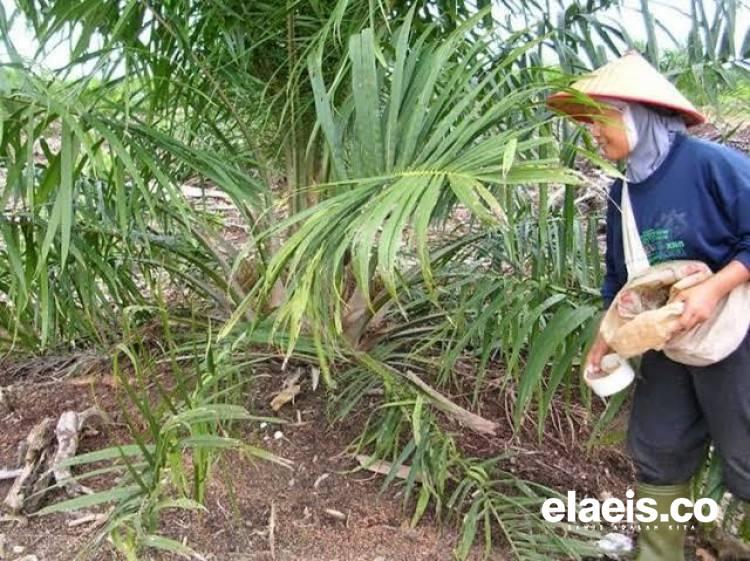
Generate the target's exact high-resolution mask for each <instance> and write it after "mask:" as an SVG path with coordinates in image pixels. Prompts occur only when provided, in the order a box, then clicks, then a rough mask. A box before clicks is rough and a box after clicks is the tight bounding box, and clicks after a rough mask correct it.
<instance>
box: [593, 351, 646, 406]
mask: <svg viewBox="0 0 750 561" xmlns="http://www.w3.org/2000/svg"><path fill="white" fill-rule="evenodd" d="M583 379H584V381H585V382H586V385H588V387H590V388H591V390H592V391H593V392H594V393H595V394H596V395H598V396H599V397H609V396H610V395H614V394H616V393H618V392H621V391H622V390H624V389H625V388H627V387H628V386H629V385H630V384H632V383H633V380H634V379H635V371H634V370H633V367H632V366H630V363H628V361H627V360H624V359H623V358H621V357H620V355H618V354H616V353H612V354H608V355H604V357H602V362H601V371H600V372H594V370H593V368H591V367H590V366H589V367H587V368H586V370H585V372H584V374H583Z"/></svg>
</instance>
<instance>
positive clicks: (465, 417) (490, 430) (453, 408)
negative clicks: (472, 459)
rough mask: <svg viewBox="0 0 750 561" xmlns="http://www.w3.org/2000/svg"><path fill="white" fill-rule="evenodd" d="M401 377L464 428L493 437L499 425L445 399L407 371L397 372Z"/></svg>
mask: <svg viewBox="0 0 750 561" xmlns="http://www.w3.org/2000/svg"><path fill="white" fill-rule="evenodd" d="M399 374H401V376H403V377H404V378H406V379H407V380H409V381H410V382H411V383H412V384H414V385H415V386H417V387H418V388H419V389H420V390H422V391H423V392H424V393H425V394H427V396H428V397H429V398H430V399H432V401H433V403H434V404H435V405H436V406H437V407H438V408H439V409H441V410H442V411H443V412H445V413H446V414H448V415H450V416H451V417H453V418H454V419H456V420H457V421H458V422H459V423H461V424H462V425H464V426H465V427H466V428H468V429H471V430H473V431H474V432H478V433H480V434H488V435H493V436H494V435H495V434H496V433H497V429H498V428H499V426H500V425H498V424H497V423H495V422H493V421H490V420H489V419H485V418H484V417H480V416H479V415H477V414H475V413H472V412H471V411H467V410H466V409H464V408H463V407H461V406H460V405H456V404H455V403H453V402H452V401H451V400H450V399H448V398H447V397H445V396H444V395H443V394H441V393H440V392H438V391H437V390H435V389H433V388H432V387H430V386H429V385H427V384H426V383H425V382H424V381H423V380H422V379H421V378H420V377H419V376H417V375H416V374H415V373H414V372H411V371H409V370H407V371H406V372H399Z"/></svg>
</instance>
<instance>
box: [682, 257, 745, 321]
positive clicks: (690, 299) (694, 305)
mask: <svg viewBox="0 0 750 561" xmlns="http://www.w3.org/2000/svg"><path fill="white" fill-rule="evenodd" d="M748 281H750V269H748V268H747V267H746V266H745V265H743V264H742V263H741V262H740V261H738V260H734V261H732V262H731V263H729V264H728V265H727V266H726V267H724V268H723V269H721V270H720V271H719V272H718V273H716V274H715V275H713V276H712V277H710V278H709V279H707V280H705V281H703V282H702V283H700V284H698V285H696V286H693V287H692V288H688V289H687V290H684V291H682V292H681V293H680V295H679V296H678V297H677V300H679V301H683V302H684V303H685V311H684V312H682V316H681V317H680V324H681V326H682V329H684V330H688V329H690V328H692V327H693V326H695V325H697V324H699V323H701V322H703V321H706V320H707V319H708V318H710V317H711V315H712V314H713V313H714V310H715V309H716V305H717V304H718V303H719V301H720V300H721V299H722V298H724V296H726V295H727V294H729V293H730V292H731V291H732V290H733V289H734V288H735V287H736V286H739V285H740V284H742V283H743V282H748Z"/></svg>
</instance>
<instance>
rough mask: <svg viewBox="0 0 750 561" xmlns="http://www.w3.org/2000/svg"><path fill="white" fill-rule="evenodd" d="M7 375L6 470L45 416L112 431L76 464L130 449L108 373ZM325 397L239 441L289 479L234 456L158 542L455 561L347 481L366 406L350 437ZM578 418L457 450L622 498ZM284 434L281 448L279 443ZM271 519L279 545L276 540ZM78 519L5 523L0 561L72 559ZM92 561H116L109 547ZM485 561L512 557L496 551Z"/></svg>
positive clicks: (304, 557)
mask: <svg viewBox="0 0 750 561" xmlns="http://www.w3.org/2000/svg"><path fill="white" fill-rule="evenodd" d="M10 372H11V369H8V368H5V369H4V371H3V372H0V386H2V387H5V388H10V389H11V392H12V394H11V395H15V396H22V399H20V400H17V401H16V407H15V408H14V409H13V410H12V411H7V410H6V411H4V412H3V413H2V414H0V426H2V431H0V466H9V465H13V464H14V463H15V461H16V448H17V445H18V443H19V441H20V440H22V439H23V438H24V437H25V436H26V435H27V434H28V432H29V430H30V429H31V427H32V426H33V425H34V424H35V423H37V422H38V421H39V420H41V419H42V418H44V417H45V416H50V417H53V418H56V417H57V416H59V415H60V413H62V412H63V411H66V410H70V409H74V410H77V411H80V410H83V409H85V408H87V407H89V406H91V405H98V406H99V407H100V408H102V409H103V410H105V411H107V412H108V413H109V414H110V415H111V416H112V419H113V424H112V425H111V426H110V427H109V428H108V429H107V430H106V431H104V432H102V433H100V434H89V435H86V436H85V437H84V438H83V439H82V440H81V447H80V449H79V453H81V452H88V451H93V450H97V449H100V448H104V447H106V446H109V445H111V444H114V443H124V442H128V441H130V440H131V438H130V434H129V433H128V428H127V426H126V425H125V424H124V423H123V422H122V419H121V417H120V414H119V413H118V412H119V411H120V405H119V404H118V394H121V393H122V390H120V389H118V388H117V387H116V386H115V385H113V384H112V378H111V376H108V375H107V373H106V372H98V373H96V374H94V375H86V376H78V377H73V378H64V379H60V378H59V377H57V376H56V374H55V372H48V373H46V374H44V375H42V376H38V375H36V376H33V377H25V376H20V377H19V374H18V373H16V374H11V373H10ZM16 372H18V371H16ZM282 377H283V376H273V375H271V376H267V377H261V378H260V382H259V383H258V384H257V385H256V386H255V387H254V389H253V390H252V391H251V392H249V393H248V395H247V402H246V405H247V407H248V409H249V410H250V411H252V412H253V413H257V414H260V415H271V414H272V411H271V410H270V408H269V405H268V403H269V401H270V399H271V396H272V395H273V394H274V393H275V392H276V391H278V389H279V387H280V379H281V378H282ZM321 392H322V391H321V390H318V391H317V392H316V393H313V392H312V391H310V390H309V388H305V390H303V393H302V394H300V395H299V396H298V397H297V399H296V401H295V403H294V404H291V405H287V406H286V407H285V408H284V409H282V411H281V412H280V413H281V415H280V416H281V417H284V418H287V419H288V420H289V421H290V422H291V423H292V424H288V425H284V426H272V425H271V426H265V427H261V425H260V424H259V423H252V424H248V425H247V426H245V427H244V428H243V429H242V434H241V437H242V438H243V440H245V441H247V442H250V443H253V444H257V445H260V446H263V447H264V448H266V449H268V450H270V451H272V452H274V453H276V454H278V455H280V456H283V457H284V458H287V459H289V460H291V461H292V462H293V463H294V464H293V468H292V469H286V468H284V467H282V466H278V465H275V464H270V463H267V462H261V461H255V462H252V461H250V460H248V459H247V458H246V457H241V456H239V455H238V454H234V453H230V454H227V455H226V456H224V457H223V459H222V460H221V461H220V463H219V464H218V465H217V466H216V469H215V470H214V474H213V477H212V479H211V482H210V484H209V486H208V492H207V501H206V507H207V511H206V512H198V513H195V512H184V511H171V512H170V513H169V514H167V515H166V516H165V518H164V520H163V524H162V527H163V532H162V533H163V535H167V536H170V537H172V538H175V539H178V540H180V541H184V542H185V543H186V544H187V545H189V546H190V547H192V548H194V549H195V550H197V551H198V552H200V553H202V554H203V555H204V556H205V558H206V559H213V560H215V561H224V560H226V561H231V560H241V561H254V560H271V559H275V560H277V561H421V560H430V561H443V560H445V561H448V560H450V559H452V552H453V549H454V547H455V544H456V541H457V538H458V536H457V533H456V530H455V528H454V527H453V526H452V525H450V524H443V525H440V524H438V523H437V522H436V521H435V519H434V517H433V516H432V515H431V513H428V515H427V516H426V517H425V518H424V519H423V520H422V521H421V522H420V523H419V525H418V526H417V527H416V528H410V527H409V517H410V514H411V513H410V510H409V506H412V505H407V506H406V508H404V504H403V502H404V501H403V497H402V496H401V490H400V488H399V487H398V486H392V487H389V488H387V489H386V490H384V491H383V490H382V481H383V479H382V476H380V475H376V474H372V473H369V472H366V471H352V470H353V468H355V467H356V465H357V464H356V461H355V460H354V459H353V458H352V457H351V456H350V455H348V454H345V453H344V452H345V449H346V448H347V445H348V444H349V443H350V442H351V440H352V439H353V438H354V437H355V436H356V434H357V431H358V430H359V429H360V428H361V426H362V424H361V423H362V422H363V420H364V416H365V415H366V414H367V413H368V411H367V406H366V405H365V406H364V407H363V408H362V409H361V410H360V411H358V412H357V413H355V414H354V415H353V416H351V417H350V418H349V419H348V420H347V423H346V425H342V424H337V425H335V424H330V423H329V422H328V420H327V419H326V416H325V413H324V411H325V396H323V395H322V393H321ZM120 397H122V396H121V395H120ZM373 405H374V404H373ZM503 411H504V408H503V404H502V403H501V401H500V400H499V399H498V400H492V399H489V400H487V401H486V402H485V405H484V410H483V411H482V413H483V414H484V415H486V416H496V417H499V418H503V417H504V415H505V413H504V412H503ZM576 418H577V417H564V416H557V417H556V418H555V419H554V420H553V421H551V422H552V423H553V425H555V424H557V423H564V425H565V426H564V427H562V426H557V427H556V426H551V427H550V429H551V430H548V431H547V432H548V433H549V435H548V436H546V437H545V439H544V441H543V442H542V443H539V442H537V440H536V436H535V434H536V432H535V431H529V434H528V435H526V436H521V438H520V439H519V438H517V437H516V438H513V437H512V435H511V431H510V429H509V428H508V429H507V430H503V431H501V433H502V434H500V435H499V436H497V437H492V438H485V437H479V436H476V435H474V434H469V433H460V434H459V435H458V438H457V441H458V442H459V443H460V445H461V447H462V448H464V450H465V452H466V453H468V454H472V455H477V456H489V455H494V454H497V453H499V452H502V451H504V450H508V449H512V450H514V451H515V452H517V456H516V459H515V460H513V462H512V464H511V465H509V466H508V469H511V470H513V471H514V472H516V473H517V474H518V475H520V476H523V477H527V478H529V479H532V480H534V481H537V482H541V483H546V484H548V485H550V486H553V487H556V488H557V489H559V490H562V491H565V490H567V489H576V490H578V491H579V492H583V493H589V494H593V495H597V496H598V495H601V494H602V493H612V494H614V495H615V496H619V495H621V494H624V490H625V489H626V488H627V485H628V482H629V481H631V480H632V471H631V467H630V464H629V462H628V461H627V459H626V458H625V456H624V455H623V454H622V453H621V451H619V450H618V449H617V447H614V448H609V447H608V448H602V449H601V450H600V451H597V450H594V451H593V452H592V454H590V455H586V454H585V453H584V450H583V443H584V442H585V439H586V437H587V434H588V432H589V427H588V426H587V425H586V423H581V424H577V421H576ZM299 420H301V421H302V422H301V423H299V422H298V421H299ZM278 430H281V431H282V433H283V437H281V438H274V435H275V433H276V431H278ZM456 430H460V429H459V428H458V427H456ZM276 436H278V435H276ZM108 483H110V482H108V481H106V480H101V479H99V480H94V482H93V483H92V487H95V488H97V489H104V488H106V487H107V485H108ZM9 487H10V482H8V481H5V482H0V497H2V496H4V495H5V494H6V493H7V491H8V489H9ZM58 498H61V497H60V496H58ZM272 510H273V512H274V519H275V523H274V532H273V537H271V535H270V534H269V522H270V519H271V512H272ZM327 510H328V512H327ZM331 511H336V512H337V513H340V515H336V514H331V513H330V512H331ZM80 517H81V514H80V513H76V514H53V515H48V516H45V517H31V518H29V519H28V520H27V521H26V522H25V523H19V522H18V521H15V520H11V519H4V520H3V521H2V522H0V535H2V537H0V543H1V542H2V541H3V538H4V542H5V545H4V552H3V551H2V548H0V559H3V560H5V559H9V560H11V561H15V560H16V559H25V561H32V559H34V558H33V557H26V558H24V556H27V555H35V556H36V558H37V559H38V560H39V561H45V560H49V561H51V560H54V561H58V560H59V561H68V560H71V559H73V558H74V556H75V554H76V552H77V551H78V550H79V549H80V548H81V546H82V545H83V544H85V543H86V541H87V540H89V539H90V538H91V536H92V535H93V531H92V529H91V525H90V524H83V525H81V526H75V527H70V525H69V524H70V522H71V521H73V520H75V519H76V518H80ZM272 547H273V555H272ZM480 553H481V552H479V551H476V552H475V553H474V554H473V556H472V557H473V558H474V559H479V558H480V557H481V555H480ZM274 556H275V557H274ZM96 557H97V559H102V560H104V559H117V557H116V556H115V554H114V553H113V552H112V551H110V549H109V547H107V548H105V549H103V550H102V551H100V552H99V553H98V554H97V556H96ZM149 558H150V559H168V558H170V557H169V556H158V555H154V556H152V557H149ZM490 559H496V560H503V559H510V557H509V556H508V555H507V553H506V552H504V551H503V550H502V548H498V549H497V550H496V551H494V552H493V555H492V556H491V557H490Z"/></svg>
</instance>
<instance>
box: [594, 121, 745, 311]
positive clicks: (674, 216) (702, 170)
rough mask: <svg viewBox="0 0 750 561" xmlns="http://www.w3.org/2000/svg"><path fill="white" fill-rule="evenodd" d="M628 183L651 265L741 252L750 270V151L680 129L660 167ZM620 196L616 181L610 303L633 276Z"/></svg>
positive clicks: (714, 260)
mask: <svg viewBox="0 0 750 561" xmlns="http://www.w3.org/2000/svg"><path fill="white" fill-rule="evenodd" d="M628 186H629V192H630V200H631V203H632V206H633V213H634V214H635V220H636V223H637V225H638V232H639V233H640V237H641V241H642V242H643V246H644V248H645V250H646V253H647V255H648V258H649V263H650V264H651V265H656V264H657V263H661V262H663V261H670V260H673V259H695V260H699V261H703V262H704V263H706V264H707V265H708V266H709V267H711V269H712V270H713V271H718V270H719V269H721V268H722V267H724V266H725V265H727V264H728V263H729V262H730V261H732V260H734V259H736V260H738V261H740V262H741V263H742V264H743V265H745V267H747V268H748V269H750V158H748V157H747V156H746V155H744V154H742V153H740V152H738V151H736V150H733V149H731V148H728V147H726V146H722V145H720V144H716V143H713V142H707V141H704V140H700V139H697V138H694V137H691V136H686V135H682V134H678V135H677V137H676V138H675V140H674V142H673V143H672V147H671V148H670V151H669V154H668V155H667V158H666V159H665V160H664V162H662V164H661V165H660V166H659V168H658V169H657V170H656V171H655V172H654V173H653V174H652V175H651V176H649V177H648V178H647V179H646V180H645V181H641V182H639V183H632V182H629V183H628ZM621 195H622V181H621V180H617V181H615V182H614V184H613V185H612V187H611V188H610V196H609V202H608V205H607V255H606V265H607V274H606V277H605V279H604V285H603V286H602V297H603V298H604V304H605V306H609V305H610V303H611V302H612V300H613V299H614V297H615V295H616V294H617V292H618V291H619V290H620V289H621V288H622V286H623V285H624V284H625V282H626V281H627V276H628V273H627V269H626V268H625V256H624V253H623V247H622V226H621V212H620V200H621Z"/></svg>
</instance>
